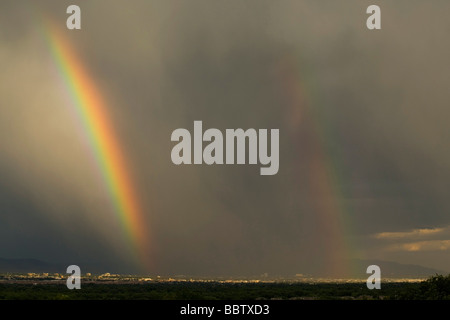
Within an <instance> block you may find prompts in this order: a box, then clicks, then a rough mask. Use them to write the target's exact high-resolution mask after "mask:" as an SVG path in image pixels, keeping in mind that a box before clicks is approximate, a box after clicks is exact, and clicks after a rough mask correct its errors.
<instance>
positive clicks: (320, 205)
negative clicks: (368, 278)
mask: <svg viewBox="0 0 450 320" xmlns="http://www.w3.org/2000/svg"><path fill="white" fill-rule="evenodd" d="M299 60H300V59H299V58H298V57H296V56H293V55H289V56H287V57H285V59H284V60H283V61H281V64H280V65H281V69H280V70H281V77H282V78H281V80H282V81H281V83H282V91H283V94H284V96H285V97H286V98H287V102H286V108H287V109H286V114H287V118H288V121H289V130H288V131H289V132H290V133H291V139H292V141H293V144H294V145H296V146H297V152H296V155H295V156H296V158H297V159H298V160H297V161H298V162H299V163H300V162H301V163H302V165H303V169H301V170H303V171H302V173H300V171H298V173H296V175H300V174H302V176H301V177H300V179H299V181H301V182H302V183H306V185H307V186H308V187H307V188H306V190H305V191H303V192H306V193H307V195H308V197H307V198H308V202H309V208H310V209H311V220H312V221H311V222H312V226H311V227H312V228H314V230H317V231H318V232H317V235H316V237H315V239H314V243H315V250H318V251H320V252H321V254H322V256H323V258H322V259H321V260H319V261H318V262H317V261H316V263H315V265H314V267H315V269H316V271H317V270H319V271H321V273H322V274H326V275H328V276H329V277H331V278H333V277H345V278H349V277H351V276H354V275H357V274H359V273H360V270H358V269H357V268H358V267H359V266H356V265H355V263H352V261H354V260H353V259H354V258H355V252H356V251H357V249H356V245H355V244H353V243H351V238H350V236H349V235H350V234H351V232H350V231H351V229H352V224H351V221H350V220H351V219H349V217H350V208H349V207H348V206H347V205H346V204H345V201H343V199H345V198H346V197H347V196H348V195H346V194H345V190H344V189H343V186H344V185H345V178H346V176H347V174H346V171H347V168H345V166H344V165H343V164H342V161H341V160H340V157H338V156H337V155H336V154H335V153H336V150H335V149H336V148H332V142H333V141H335V136H334V133H333V132H332V131H333V128H332V127H331V125H330V124H328V123H326V122H325V121H324V118H325V117H323V115H321V114H320V109H321V108H320V107H321V105H323V104H324V101H323V98H322V97H321V96H320V95H319V94H318V88H317V87H316V86H315V85H314V83H313V81H312V80H311V79H313V76H312V75H311V74H310V73H311V70H308V67H307V66H304V65H302V66H300V63H299ZM300 70H301V72H300ZM305 79H307V80H305ZM299 141H300V143H299ZM305 167H306V168H307V170H305V169H304V168H305ZM299 170H300V169H299ZM304 172H307V174H306V175H305V173H304ZM305 179H306V181H305ZM324 235H326V237H324ZM364 272H365V270H364Z"/></svg>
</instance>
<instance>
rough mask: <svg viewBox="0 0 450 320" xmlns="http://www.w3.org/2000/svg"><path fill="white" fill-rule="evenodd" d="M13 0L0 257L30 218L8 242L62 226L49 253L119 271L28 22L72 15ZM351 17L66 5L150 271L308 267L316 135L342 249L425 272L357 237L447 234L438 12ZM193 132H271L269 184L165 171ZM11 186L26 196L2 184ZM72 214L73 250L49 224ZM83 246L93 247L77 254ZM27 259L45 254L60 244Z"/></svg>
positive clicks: (202, 171)
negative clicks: (76, 21) (143, 218)
mask: <svg viewBox="0 0 450 320" xmlns="http://www.w3.org/2000/svg"><path fill="white" fill-rule="evenodd" d="M24 3H25V2H20V4H17V3H15V2H12V1H3V2H2V4H1V5H0V6H1V11H0V12H1V15H0V17H1V22H0V24H1V26H2V30H6V29H7V30H10V31H9V32H7V33H5V32H3V33H2V36H1V38H0V39H1V43H0V55H1V57H2V58H6V59H7V61H8V66H7V67H6V70H7V72H3V73H2V75H1V76H0V83H1V84H2V87H1V88H0V92H1V93H2V95H1V105H2V107H1V108H2V110H1V111H0V113H1V116H2V117H1V118H0V124H1V129H0V133H1V136H2V138H1V143H2V146H3V148H4V150H3V151H2V155H1V156H2V161H1V162H0V163H1V164H2V165H1V166H2V167H1V168H2V169H3V170H7V171H9V172H11V174H9V175H7V177H6V178H5V179H3V181H6V182H5V183H4V184H3V185H2V186H3V188H6V189H5V190H7V192H6V191H5V193H4V194H7V195H8V196H7V198H8V199H16V200H15V201H12V200H11V201H9V202H8V201H6V202H3V207H4V208H5V209H7V210H5V211H4V212H12V211H11V210H10V209H11V208H15V209H14V210H13V211H14V212H20V214H11V213H7V214H4V216H3V219H5V220H4V221H9V222H8V223H9V225H12V226H14V227H12V228H10V229H9V230H10V231H8V232H6V231H5V233H2V237H3V238H4V239H5V241H6V240H7V239H11V240H13V239H16V241H17V243H20V241H22V244H18V245H17V246H15V245H14V244H9V245H7V246H5V247H4V251H3V252H0V255H12V254H11V252H13V251H14V248H18V249H17V250H19V249H20V250H21V251H20V250H19V252H21V254H22V255H27V254H29V253H30V251H31V250H27V247H28V245H27V244H26V243H24V242H23V240H20V239H23V238H22V237H21V236H19V235H20V234H21V233H19V232H17V233H16V232H15V231H11V230H16V228H18V227H17V225H18V224H20V225H23V228H24V229H22V230H30V229H27V228H30V226H31V225H32V223H31V221H33V220H32V219H31V220H29V219H27V218H26V217H27V216H28V215H30V217H40V218H41V219H42V220H40V222H39V224H38V226H39V228H36V229H37V230H35V231H34V233H32V232H31V231H30V232H29V231H26V232H23V233H22V234H28V235H30V234H32V235H34V236H33V239H40V238H42V239H44V238H45V237H44V235H46V237H48V238H49V239H59V238H60V237H61V232H60V231H58V230H59V229H58V228H61V226H63V230H66V231H67V232H68V231H71V232H69V233H68V234H69V235H68V236H66V238H65V240H64V241H65V243H66V244H67V247H68V248H72V249H69V251H70V252H72V253H74V254H79V256H80V259H81V258H82V257H83V252H82V251H83V250H82V249H81V248H83V247H90V248H91V249H90V250H91V252H92V255H87V256H86V257H85V258H86V260H89V259H90V258H91V257H92V256H93V255H94V253H95V252H100V251H102V250H104V247H102V246H106V245H110V247H111V248H112V249H111V255H112V257H121V258H122V260H124V259H126V258H127V257H128V255H127V253H126V252H124V251H126V250H127V248H126V247H124V245H123V244H122V243H121V238H120V237H117V236H115V235H116V231H117V230H118V228H119V227H120V226H118V225H117V222H115V220H114V218H113V219H112V218H111V217H110V216H109V215H108V214H109V213H108V210H107V209H106V208H105V206H107V199H105V194H104V191H102V185H101V183H99V182H98V181H97V180H95V179H94V178H93V177H92V176H93V172H92V166H91V165H90V164H89V161H88V160H87V159H86V149H83V143H82V142H80V137H79V136H77V133H76V128H75V127H76V126H74V124H73V121H72V119H71V118H70V115H68V114H67V113H65V111H61V108H60V106H61V104H64V103H65V102H66V101H65V100H64V99H65V98H64V96H62V97H61V92H62V91H63V90H62V88H61V87H58V89H55V85H56V84H55V79H57V78H56V77H55V75H54V74H52V72H51V71H48V70H49V68H50V67H51V65H52V64H51V61H50V60H49V57H48V52H46V48H45V45H43V44H40V43H41V42H40V38H39V33H38V32H37V31H36V27H35V25H34V24H35V23H36V21H39V19H40V17H42V16H45V17H46V18H47V19H52V20H54V21H55V22H56V23H59V24H60V25H61V28H64V26H65V19H66V16H67V15H66V14H65V8H66V7H67V5H69V4H72V2H67V1H58V2H55V1H40V2H39V3H36V2H33V5H31V4H30V3H31V2H30V3H27V4H24ZM369 4H372V3H370V2H366V1H340V2H339V4H337V3H336V1H320V2H318V1H277V2H276V3H273V2H269V1H128V2H126V4H125V2H121V1H96V2H86V3H84V2H80V6H81V8H82V30H81V31H74V32H69V31H66V32H65V34H66V36H67V38H68V39H69V40H70V41H71V42H72V44H73V45H74V46H75V47H76V49H77V51H78V53H79V54H80V56H81V57H82V58H83V61H84V62H85V64H86V66H87V68H88V69H89V70H90V72H91V73H92V75H93V76H94V78H95V81H96V83H97V84H98V85H99V88H100V89H101V91H102V93H104V95H105V97H106V99H107V103H108V105H109V107H110V110H111V114H112V116H113V119H114V123H115V125H116V127H117V131H118V133H119V136H120V137H121V139H122V141H123V142H124V143H123V146H124V149H125V152H126V154H127V157H128V161H129V163H130V166H131V168H132V173H133V177H134V180H135V181H136V183H137V185H138V192H139V195H140V198H141V199H142V202H143V203H144V208H145V209H146V214H147V215H148V217H149V220H150V221H151V226H150V229H151V232H152V233H153V235H154V241H155V246H156V253H155V256H154V259H155V261H156V266H157V267H156V268H155V270H154V272H161V273H193V274H213V273H215V274H217V273H219V274H258V273H263V272H270V273H283V272H287V273H298V272H300V273H302V272H303V270H306V271H307V272H311V269H313V267H312V266H314V265H315V264H317V263H318V261H319V262H320V261H321V256H322V255H324V253H323V252H320V251H319V250H316V249H314V246H315V241H316V240H317V238H323V239H324V243H325V244H327V243H332V242H333V241H334V239H332V238H329V237H330V235H327V234H319V235H318V234H317V233H320V232H321V230H320V228H319V226H318V225H315V223H316V217H315V215H316V214H317V213H316V212H314V206H313V205H311V199H310V195H311V194H310V193H309V192H308V190H309V188H310V187H309V185H308V175H309V172H308V166H307V165H306V162H307V161H309V160H311V159H314V157H313V156H312V155H311V154H308V153H311V152H313V151H314V150H315V148H314V147H312V146H311V144H312V141H315V140H314V136H315V134H317V130H319V132H321V133H322V134H323V137H324V139H325V140H326V142H327V143H326V144H324V146H323V148H324V154H325V155H326V158H325V160H324V161H325V162H327V163H329V164H331V166H332V169H333V170H336V171H338V173H339V174H340V179H339V180H338V181H337V182H336V184H337V185H336V187H337V190H339V191H340V192H339V193H337V194H336V195H337V196H338V197H339V198H340V200H341V203H342V204H343V208H344V211H345V214H346V216H347V219H348V220H349V221H351V222H352V226H351V228H348V230H347V232H348V233H349V234H348V236H349V237H350V239H362V240H361V241H359V242H360V243H361V245H360V247H359V248H358V254H359V255H361V256H365V255H366V249H367V248H372V249H373V248H378V249H377V250H378V251H377V254H378V255H379V256H377V257H376V258H383V257H384V256H383V254H386V255H389V257H390V258H392V259H393V260H395V259H396V257H398V260H399V261H404V262H408V261H414V262H415V263H419V264H420V263H422V264H426V263H431V264H433V263H434V264H437V262H436V263H435V262H429V261H425V260H423V261H422V259H421V257H422V256H421V255H420V254H421V253H419V252H416V255H415V256H414V257H412V256H404V255H401V254H398V253H397V254H393V253H392V252H390V253H386V252H385V251H383V248H384V244H383V243H380V242H379V239H378V240H377V239H376V238H373V234H376V233H381V232H399V231H407V230H411V229H420V228H426V227H428V228H437V227H446V226H448V225H450V220H449V217H448V215H446V214H445V213H446V212H447V211H448V209H450V208H449V202H448V200H447V199H446V190H448V181H450V180H449V178H450V172H449V170H448V168H449V167H450V166H449V165H450V151H449V149H448V148H446V144H447V141H448V138H449V131H448V130H447V129H446V127H447V126H446V119H448V116H449V112H450V111H448V108H447V107H448V101H449V98H450V97H449V93H448V90H447V88H448V84H449V70H448V67H447V65H448V64H447V62H446V59H447V57H448V56H449V53H450V52H449V51H450V46H449V45H448V41H445V39H446V36H447V35H446V33H445V30H448V27H449V22H448V19H447V17H446V15H445V11H446V10H444V9H445V8H448V7H449V4H448V3H447V2H445V1H442V2H439V1H437V2H433V3H432V4H431V3H429V4H427V3H425V2H423V1H396V2H395V3H393V2H390V1H379V4H380V6H381V7H382V17H383V20H382V28H383V29H382V30H381V31H377V32H369V31H368V30H367V29H366V28H365V19H366V17H367V15H366V14H365V9H366V7H367V6H368V5H369ZM30 8H33V9H32V10H31V9H30ZM28 17H31V18H29V19H28ZM15 18H16V19H15ZM33 48H38V49H35V50H34V49H33ZM297 68H298V71H295V70H294V69H297ZM289 75H290V76H289ZM288 76H289V77H291V78H292V79H293V80H292V82H298V83H299V86H301V84H303V87H301V91H302V95H303V96H304V101H303V103H308V104H309V107H308V108H309V109H310V110H311V111H310V112H309V113H308V112H304V110H303V109H302V110H300V111H299V110H297V111H298V112H300V113H301V116H303V118H301V121H300V122H295V121H296V120H295V119H296V117H297V115H296V113H295V112H296V111H295V109H293V108H292V106H291V102H290V99H291V98H290V96H289V95H290V93H289V92H290V91H289V89H287V87H289V86H290V85H292V83H291V82H286V80H285V78H286V77H288ZM25 93H26V94H25ZM30 99H33V100H32V101H33V103H30ZM302 108H303V107H302ZM27 113H28V114H31V116H25V115H24V114H27ZM313 115H314V116H313ZM194 120H202V121H203V125H204V128H205V129H206V128H210V127H211V128H218V129H220V130H225V129H226V128H244V129H246V128H279V129H280V171H279V173H278V174H277V175H275V176H271V177H263V176H260V175H259V174H258V169H257V168H256V167H255V166H247V165H246V166H211V167H208V166H193V165H192V166H181V167H177V166H175V165H173V164H172V163H171V161H170V151H171V148H172V146H173V143H171V142H170V135H171V132H172V131H173V130H174V129H176V128H187V129H189V130H192V126H193V121H194ZM12 124H14V125H12ZM6 137H9V138H6ZM45 141H47V143H45ZM49 141H50V142H51V143H49ZM67 146H71V147H70V148H69V147H67ZM42 150H44V151H45V152H42ZM308 159H309V160H308ZM5 168H7V169H5ZM61 177H65V178H61ZM42 180H46V183H45V184H44V185H42V184H41V183H40V181H42ZM14 185H18V186H21V187H20V188H24V190H26V192H21V190H22V189H20V188H19V189H17V188H16V189H11V188H10V187H8V186H14ZM36 190H39V192H37V193H38V195H39V196H38V197H33V196H32V194H33V192H34V193H36ZM5 197H6V196H5ZM4 199H5V198H4ZM30 199H31V200H30ZM17 202H20V203H21V206H17ZM61 211H66V214H65V215H63V216H64V217H65V218H61V213H60V212H61ZM92 212H95V214H93V213H92ZM74 216H76V217H77V219H80V220H81V221H84V222H85V223H86V225H89V226H90V227H89V228H88V230H87V231H85V236H83V237H80V236H77V235H76V231H75V229H76V228H74V227H70V226H68V225H67V223H64V219H69V220H70V219H74ZM33 219H34V218H33ZM33 224H34V223H33ZM17 230H19V229H17ZM42 241H43V243H44V240H42ZM99 241H100V242H101V241H104V242H102V243H104V244H103V245H100V244H99V245H98V246H97V245H95V243H96V242H99ZM355 241H356V240H355ZM48 242H51V241H50V240H49V241H48ZM10 243H13V242H10ZM46 243H47V242H46ZM93 244H94V245H93ZM33 251H37V252H40V254H41V255H42V256H46V257H47V256H48V259H51V256H52V255H53V254H54V256H55V257H57V256H58V255H59V252H60V251H61V249H60V248H59V247H57V246H56V245H53V246H52V245H49V249H48V250H44V249H42V250H40V251H39V250H38V249H36V250H34V249H33ZM48 252H52V253H48ZM120 252H122V254H121V253H120ZM18 255H19V254H18ZM37 255H38V254H36V256H37ZM68 255H69V254H68ZM105 255H107V254H105ZM427 257H428V256H427ZM428 258H429V257H428ZM111 259H112V260H114V258H111ZM116 260H117V264H122V263H119V259H118V258H117V259H116ZM428 260H429V259H428ZM431 260H433V259H431ZM435 261H437V259H436V258H435ZM434 266H435V267H436V265H434ZM440 269H450V265H449V264H446V265H445V266H440Z"/></svg>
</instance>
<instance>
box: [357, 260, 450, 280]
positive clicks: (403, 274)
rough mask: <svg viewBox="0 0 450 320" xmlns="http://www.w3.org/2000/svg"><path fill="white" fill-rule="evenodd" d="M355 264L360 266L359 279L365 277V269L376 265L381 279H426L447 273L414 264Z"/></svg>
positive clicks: (376, 261) (367, 261) (386, 262)
mask: <svg viewBox="0 0 450 320" xmlns="http://www.w3.org/2000/svg"><path fill="white" fill-rule="evenodd" d="M355 264H356V265H359V266H361V268H360V269H361V270H362V272H361V277H366V278H367V276H368V275H367V274H366V273H365V271H366V269H367V267H368V266H370V265H377V266H379V267H380V270H381V278H413V279H414V278H427V277H429V276H432V275H435V274H436V273H437V274H442V275H446V274H448V273H449V272H448V271H447V272H446V271H443V270H437V269H433V268H428V267H423V266H420V265H414V264H402V263H398V262H392V261H383V260H355Z"/></svg>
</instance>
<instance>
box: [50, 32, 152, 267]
mask: <svg viewBox="0 0 450 320" xmlns="http://www.w3.org/2000/svg"><path fill="white" fill-rule="evenodd" d="M43 33H44V35H45V38H46V40H47V43H48V46H49V48H50V51H51V54H52V58H53V60H54V61H55V64H56V66H57V69H58V70H59V73H60V75H61V78H62V79H63V82H64V84H65V87H66V88H67V91H68V93H69V95H70V97H71V100H72V101H73V103H72V104H71V108H73V111H75V114H76V115H77V118H78V119H77V121H78V122H79V123H80V124H81V125H82V126H83V131H84V132H85V133H86V136H87V137H88V140H89V145H90V147H91V150H92V153H93V155H94V158H95V162H96V164H97V166H98V169H99V171H100V172H101V175H102V177H103V180H104V184H105V186H106V188H107V190H108V193H109V196H110V200H111V202H112V205H113V208H114V211H115V213H116V215H117V217H118V219H119V220H120V223H121V225H122V226H123V228H124V231H125V234H126V238H127V241H128V242H129V244H130V246H131V247H132V248H133V249H134V252H135V257H136V258H137V259H138V262H139V263H140V264H141V265H144V266H145V267H148V266H149V265H150V261H149V259H150V257H149V254H150V252H149V243H148V242H149V238H148V233H147V230H146V223H145V221H144V220H145V219H144V214H143V212H142V209H141V206H140V203H139V201H138V197H137V195H136V192H135V188H134V185H133V182H132V179H131V177H130V174H129V170H128V168H127V163H126V161H125V157H124V154H123V150H122V148H121V146H120V143H119V139H118V137H117V135H116V133H115V130H114V128H113V125H112V122H111V119H110V117H109V114H108V108H107V105H106V103H105V99H104V98H103V97H102V95H101V93H100V90H98V88H97V87H98V86H97V85H96V84H95V82H94V80H93V78H92V76H91V75H90V74H89V73H88V71H87V70H86V69H85V67H84V65H83V62H82V60H81V59H80V58H79V57H78V56H77V55H76V54H75V50H74V49H73V48H72V47H71V45H70V44H69V42H68V41H67V40H66V39H65V37H64V36H63V35H62V34H61V33H60V31H59V30H58V28H56V27H55V26H53V25H51V24H49V23H46V26H45V29H44V32H43Z"/></svg>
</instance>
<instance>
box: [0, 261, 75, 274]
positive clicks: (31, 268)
mask: <svg viewBox="0 0 450 320" xmlns="http://www.w3.org/2000/svg"><path fill="white" fill-rule="evenodd" d="M65 268H67V266H63V265H62V264H56V263H48V262H44V261H41V260H37V259H4V258H0V272H1V273H7V272H13V273H14V272H15V273H29V272H34V273H42V272H50V273H56V272H57V273H65V272H66V269H65Z"/></svg>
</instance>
